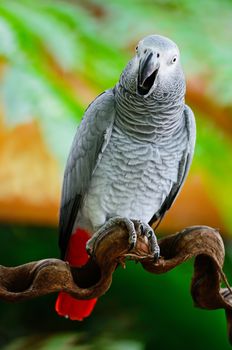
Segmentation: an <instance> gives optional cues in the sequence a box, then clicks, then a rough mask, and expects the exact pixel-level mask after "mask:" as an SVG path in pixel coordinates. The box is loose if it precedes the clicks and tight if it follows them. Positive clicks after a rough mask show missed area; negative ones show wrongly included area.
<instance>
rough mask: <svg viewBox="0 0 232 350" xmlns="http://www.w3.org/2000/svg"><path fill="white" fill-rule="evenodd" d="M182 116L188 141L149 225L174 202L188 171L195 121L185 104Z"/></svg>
mask: <svg viewBox="0 0 232 350" xmlns="http://www.w3.org/2000/svg"><path fill="white" fill-rule="evenodd" d="M184 116H185V122H186V130H187V133H188V143H187V148H186V150H185V152H184V153H183V156H182V158H181V161H180V163H179V170H178V180H177V182H175V183H174V184H173V186H172V189H171V191H170V193H169V195H168V196H167V197H166V199H165V200H164V202H163V204H162V205H161V207H160V209H159V210H158V212H156V213H155V214H154V216H153V217H152V218H151V220H150V222H149V224H150V225H152V224H154V222H155V221H157V220H158V219H159V218H161V219H162V218H163V216H164V215H165V213H166V211H167V210H168V209H170V207H171V205H172V204H173V203H174V201H175V199H176V197H177V195H178V193H179V192H180V190H181V188H182V186H183V184H184V181H185V179H186V177H187V175H188V172H189V168H190V165H191V163H192V159H193V155H194V148H195V141H196V123H195V118H194V114H193V112H192V110H191V108H190V107H189V106H187V105H185V109H184Z"/></svg>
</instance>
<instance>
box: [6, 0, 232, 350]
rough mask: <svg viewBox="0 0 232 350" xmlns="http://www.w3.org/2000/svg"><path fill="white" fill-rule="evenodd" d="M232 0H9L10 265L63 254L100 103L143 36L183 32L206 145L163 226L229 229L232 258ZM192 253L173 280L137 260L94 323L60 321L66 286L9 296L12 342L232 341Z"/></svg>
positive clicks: (113, 348) (103, 301)
mask: <svg viewBox="0 0 232 350" xmlns="http://www.w3.org/2000/svg"><path fill="white" fill-rule="evenodd" d="M231 19H232V3H231V1H229V0H202V1H201V2H198V1H193V0H189V1H187V0H186V1H185V0H181V1H176V0H156V1H151V0H150V1H149V0H144V1H142V0H135V1H133V0H118V1H113V0H105V1H104V0H87V1H84V0H83V1H81V0H80V1H74V0H73V1H58V0H53V1H52V0H50V1H45V0H44V1H42V0H40V1H39V0H35V1H30V0H21V1H20V0H19V1H11V0H1V1H0V79H1V84H0V234H1V236H0V257H1V261H0V263H1V264H3V265H7V266H13V265H16V264H22V263H25V262H28V261H31V260H36V259H41V258H46V257H58V256H59V252H58V248H57V217H58V208H59V197H60V186H61V179H62V173H63V168H64V164H65V159H66V157H67V154H68V150H69V147H70V144H71V141H72V138H73V135H74V133H75V130H76V127H77V125H78V123H79V122H80V120H81V117H82V115H83V111H84V110H85V108H86V107H87V105H88V103H90V102H91V100H93V98H94V97H95V96H96V95H97V94H98V93H100V92H102V91H103V90H104V89H107V88H109V87H112V86H113V85H114V84H115V83H116V82H117V79H118V77H119V75H120V72H121V71H122V69H123V68H124V66H125V64H126V63H127V61H128V59H129V58H130V57H131V56H132V55H133V52H134V47H135V46H136V43H137V41H138V40H139V39H141V38H142V37H143V36H144V35H147V34H151V33H154V34H155V33H156V34H161V35H166V36H168V37H170V38H171V39H173V40H174V41H176V42H177V44H178V46H179V47H180V50H181V54H182V62H183V66H184V70H185V73H186V78H187V103H188V104H189V105H191V107H192V109H193V110H194V112H195V115H196V119H197V134H198V135H197V145H196V152H195V157H194V162H193V166H192V168H191V172H190V176H189V178H188V180H187V182H186V185H185V186H184V189H183V192H182V193H181V195H180V197H179V198H178V200H177V201H176V203H175V205H174V206H173V208H172V210H171V211H170V213H169V214H168V215H167V217H166V218H165V219H164V222H163V224H162V225H161V226H160V228H159V235H160V236H162V235H165V234H168V233H173V232H175V231H176V230H179V229H181V228H183V227H185V226H187V225H193V224H205V225H211V226H214V227H218V228H219V229H220V232H221V234H222V235H223V238H224V241H225V244H226V254H227V255H226V264H225V272H226V273H227V276H228V278H229V279H230V274H231V271H232V269H231V267H232V266H231V265H232V243H231V232H232V216H231V212H232V201H231V195H232V186H231V173H232V157H231V151H232V120H231V117H232V49H231V39H232V38H231V33H232V20H231ZM192 266H193V262H192V261H191V262H189V263H185V264H184V265H183V266H180V267H178V268H176V269H175V270H174V271H171V272H169V273H167V274H165V275H162V276H153V275H151V274H149V273H147V272H145V271H143V269H142V268H141V266H139V265H135V264H133V263H128V264H127V269H126V270H122V269H117V271H116V272H115V274H114V279H113V284H112V287H111V289H110V290H109V291H108V292H107V294H106V295H105V296H104V297H102V298H100V300H99V302H98V304H97V306H96V308H95V311H94V313H93V314H92V316H91V317H90V318H88V319H87V320H85V321H84V322H80V323H79V322H72V321H69V320H66V319H63V318H60V317H58V316H57V315H56V313H55V312H54V307H53V306H54V301H55V297H56V296H55V295H52V296H47V297H43V298H40V299H37V300H36V299H35V300H30V301H27V302H21V303H19V304H7V303H5V302H0V349H3V350H24V349H26V350H27V349H43V350H53V349H56V350H61V349H62V350H69V349H70V350H71V349H80V350H82V349H83V350H84V349H86V350H88V349H90V350H92V349H103V350H104V349H109V350H148V349H186V348H188V349H196V348H199V349H215V350H216V349H219V348H220V349H223V350H226V349H229V348H230V346H229V344H228V340H227V335H226V321H225V317H224V312H223V311H222V310H217V311H211V312H209V311H204V310H199V309H196V308H194V307H193V304H192V299H191V296H190V293H189V285H190V280H191V274H192V271H193V267H192Z"/></svg>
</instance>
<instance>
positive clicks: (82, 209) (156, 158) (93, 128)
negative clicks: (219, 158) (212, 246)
mask: <svg viewBox="0 0 232 350" xmlns="http://www.w3.org/2000/svg"><path fill="white" fill-rule="evenodd" d="M185 91H186V83H185V76H184V72H183V69H182V65H181V61H180V51H179V49H178V46H177V44H176V43H174V42H173V41H172V40H171V39H169V38H167V37H164V36H161V35H156V34H152V35H148V36H146V37H144V38H143V39H141V40H140V41H139V43H138V45H137V46H136V48H135V54H134V57H132V59H131V60H130V61H129V62H128V64H127V65H126V67H125V69H124V70H123V71H122V73H121V75H120V78H119V80H118V82H117V83H116V85H115V86H114V87H113V88H110V89H108V90H106V91H104V92H103V93H102V94H100V95H99V96H97V97H96V99H95V100H94V101H93V102H92V103H90V105H89V106H88V108H87V109H86V111H85V113H84V116H83V119H82V121H81V123H80V124H79V126H78V128H77V131H76V134H75V136H74V140H73V143H72V146H71V150H70V153H69V156H68V160H67V163H66V168H65V172H64V179H63V187H62V195H61V207H60V219H59V247H60V250H61V258H62V259H63V260H65V261H67V262H68V263H69V264H70V265H72V266H77V267H81V266H83V265H85V264H86V263H87V261H88V259H89V258H90V256H91V254H92V253H93V249H94V242H96V240H97V239H99V237H101V236H102V235H104V234H105V232H106V231H107V229H109V228H110V227H111V226H112V225H115V224H124V225H125V226H126V228H127V230H128V245H129V247H130V249H131V248H133V247H135V244H136V240H137V235H136V230H135V223H138V224H139V225H140V228H141V232H142V234H143V235H144V236H146V237H147V239H148V243H149V248H150V251H151V254H152V255H153V256H154V259H155V260H156V261H157V259H159V256H160V250H159V246H158V243H157V238H156V234H155V229H153V228H152V227H154V224H155V225H157V223H158V224H159V222H160V221H161V220H162V218H163V217H164V215H165V213H166V212H167V211H168V210H169V209H170V207H171V206H172V204H173V202H174V200H175V199H176V197H177V195H178V194H179V192H180V190H181V188H182V186H183V183H184V181H185V179H186V176H187V174H188V172H189V168H190V165H191V163H192V158H193V154H194V147H195V139H196V125H195V117H194V114H193V112H192V110H191V109H190V107H189V106H188V105H186V104H185ZM91 237H92V239H91V240H90V241H89V239H90V238H91ZM96 301H97V299H96V298H94V299H90V300H77V299H75V298H74V297H72V296H71V295H69V294H67V293H66V292H60V293H59V295H58V298H57V300H56V305H55V309H56V312H57V313H58V314H59V315H60V316H64V317H66V318H69V319H71V320H79V321H81V320H83V319H84V318H86V317H88V316H89V315H90V314H91V312H92V310H93V308H94V306H95V304H96Z"/></svg>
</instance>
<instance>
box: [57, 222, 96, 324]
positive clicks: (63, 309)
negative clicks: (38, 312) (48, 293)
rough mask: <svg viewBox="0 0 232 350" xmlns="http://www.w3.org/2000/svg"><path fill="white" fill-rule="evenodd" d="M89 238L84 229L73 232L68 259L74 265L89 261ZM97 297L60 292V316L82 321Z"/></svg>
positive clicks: (58, 307) (58, 300)
mask: <svg viewBox="0 0 232 350" xmlns="http://www.w3.org/2000/svg"><path fill="white" fill-rule="evenodd" d="M88 239H89V234H88V233H87V232H86V231H85V230H83V229H77V230H76V232H75V233H74V234H72V236H71V238H70V240H69V245H68V249H67V253H66V260H67V261H68V262H69V263H70V265H73V266H82V265H85V264H86V262H87V261H88V254H87V252H86V249H85V246H86V242H87V241H88ZM96 302H97V299H96V298H95V299H90V300H77V299H75V298H73V297H72V296H71V295H69V294H67V293H65V292H60V293H59V295H58V298H57V300H56V306H55V308H56V312H57V313H58V314H59V315H60V316H65V317H68V318H70V319H71V320H78V321H82V320H83V319H84V318H85V317H88V316H89V315H90V314H91V312H92V310H93V308H94V306H95V304H96Z"/></svg>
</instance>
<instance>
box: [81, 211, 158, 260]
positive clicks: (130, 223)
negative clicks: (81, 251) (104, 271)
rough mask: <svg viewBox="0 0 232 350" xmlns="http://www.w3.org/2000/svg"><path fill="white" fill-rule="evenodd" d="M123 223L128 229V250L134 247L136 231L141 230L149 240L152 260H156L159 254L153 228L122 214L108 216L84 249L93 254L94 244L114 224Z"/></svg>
mask: <svg viewBox="0 0 232 350" xmlns="http://www.w3.org/2000/svg"><path fill="white" fill-rule="evenodd" d="M122 224H123V225H125V226H126V228H127V230H128V235H129V239H128V243H129V250H132V249H134V248H135V246H136V243H137V233H136V232H138V231H140V232H141V235H143V236H146V237H147V239H148V242H149V246H150V250H151V254H153V255H154V261H157V260H158V259H159V256H160V248H159V245H158V243H157V238H156V235H155V233H154V231H153V229H152V228H151V227H150V226H149V225H148V224H145V223H143V222H142V221H140V220H130V219H128V218H125V217H122V216H115V217H113V218H110V219H109V220H108V221H107V222H106V223H105V224H104V225H103V226H102V227H101V228H100V229H99V230H98V231H96V232H95V233H94V235H93V236H92V238H91V239H90V240H88V242H87V244H86V250H87V252H88V254H89V255H90V256H93V254H94V250H95V248H96V244H97V243H98V242H99V241H101V240H102V239H103V238H104V237H105V236H106V235H107V234H108V232H109V231H110V230H111V228H112V227H113V226H115V225H122Z"/></svg>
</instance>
